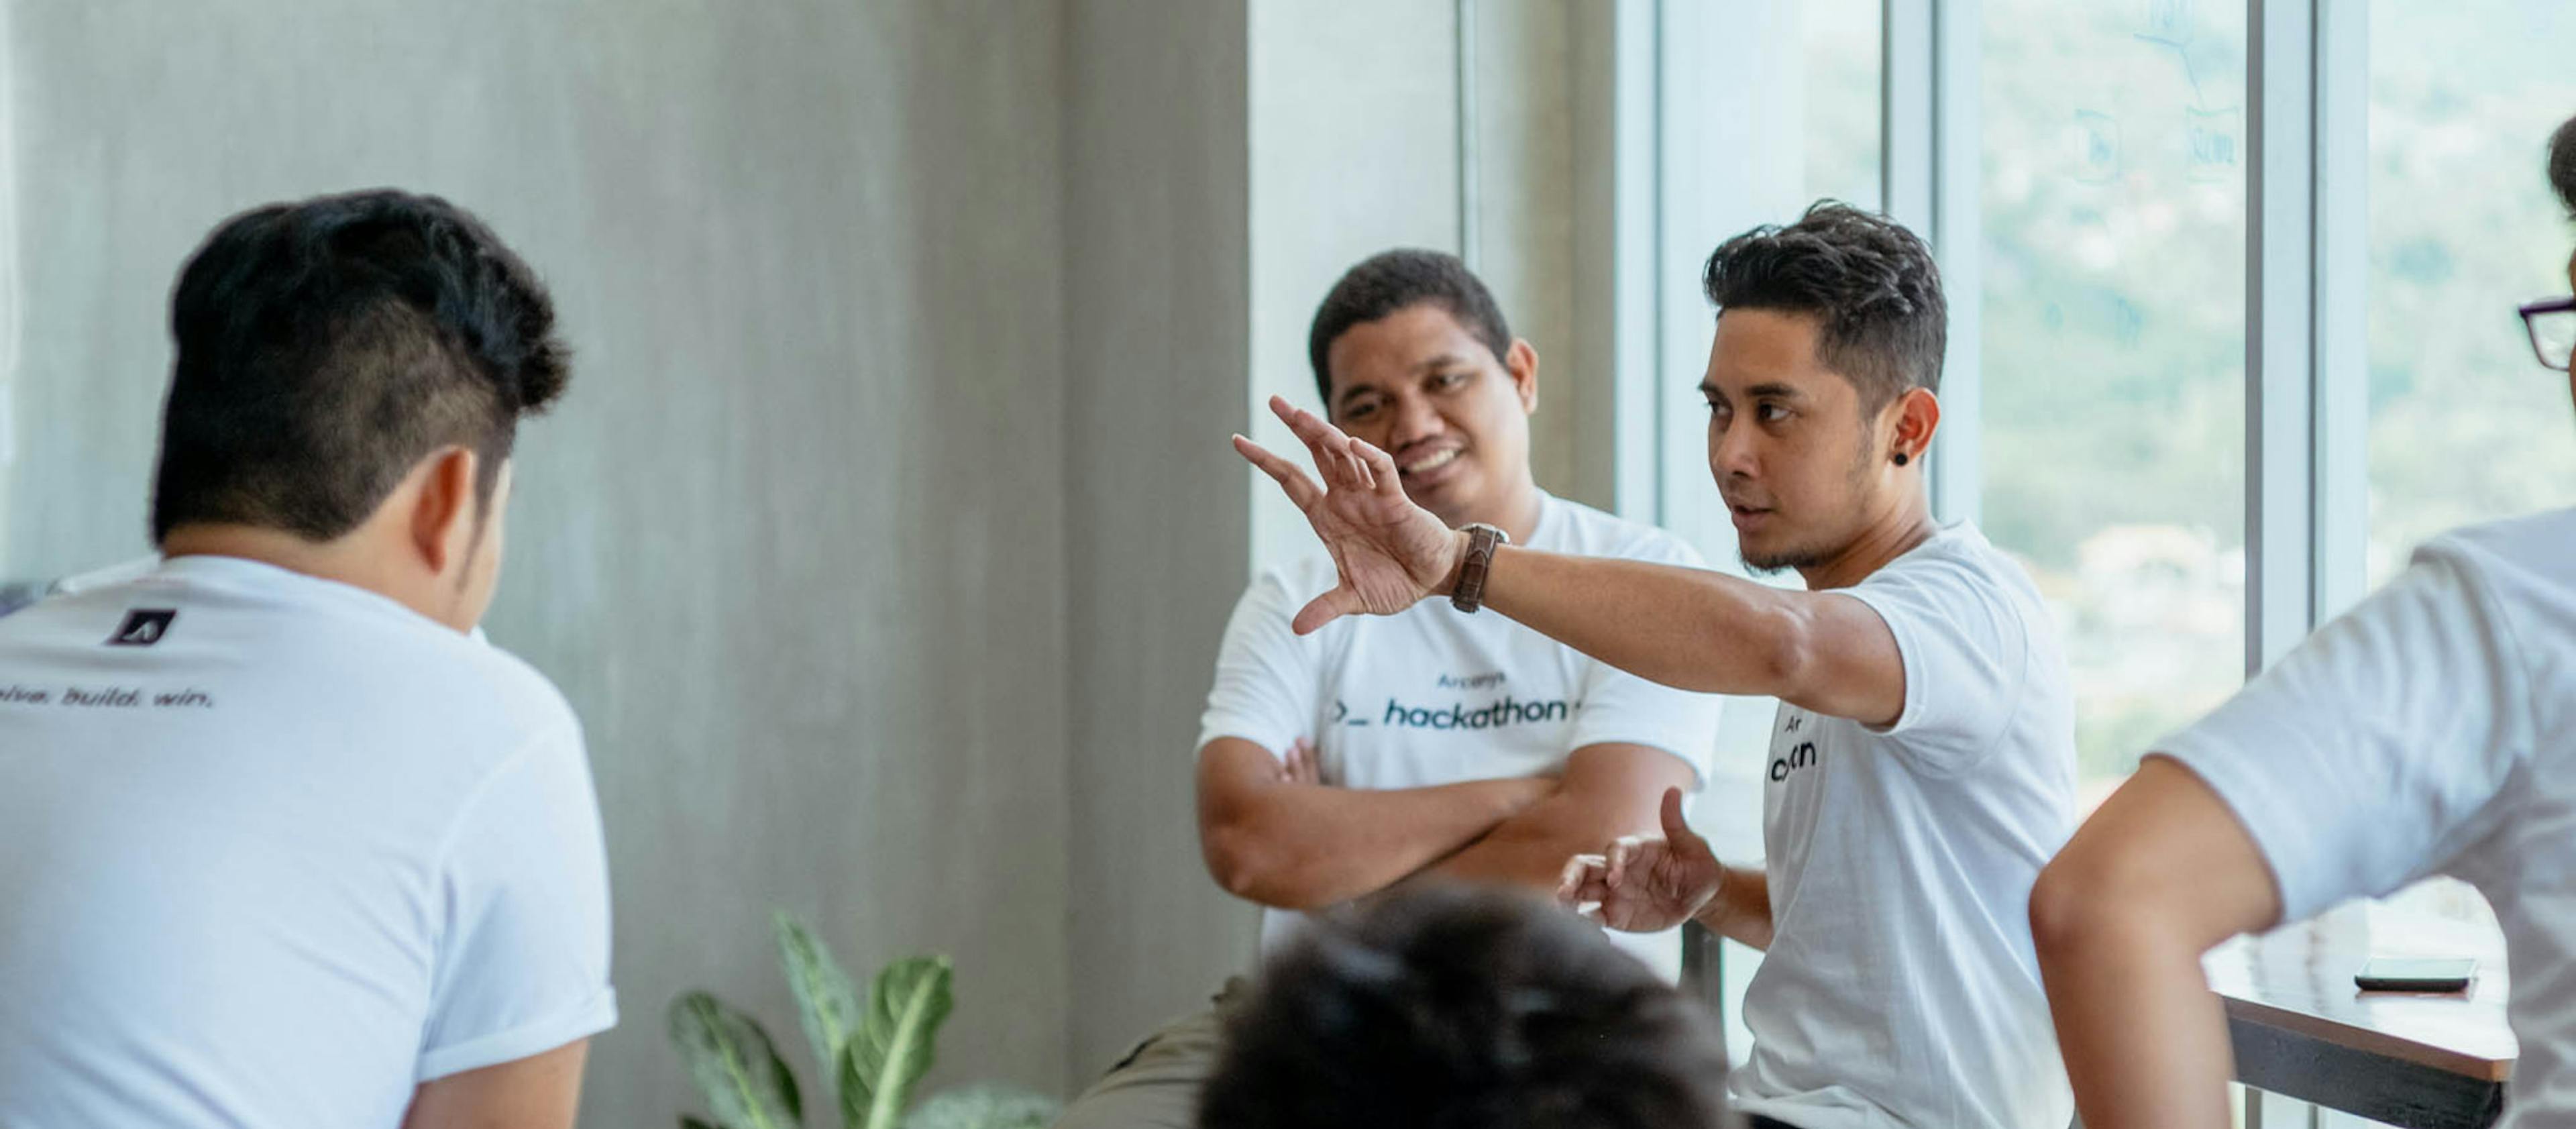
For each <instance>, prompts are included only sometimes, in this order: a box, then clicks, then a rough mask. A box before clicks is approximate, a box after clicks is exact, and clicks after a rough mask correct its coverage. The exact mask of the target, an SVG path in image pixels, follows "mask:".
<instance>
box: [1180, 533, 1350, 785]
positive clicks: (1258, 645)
mask: <svg viewBox="0 0 2576 1129" xmlns="http://www.w3.org/2000/svg"><path fill="white" fill-rule="evenodd" d="M1313 597H1314V593H1307V594H1305V595H1303V596H1300V595H1297V594H1295V593H1291V592H1290V591H1289V590H1288V585H1287V581H1286V579H1285V577H1284V576H1282V574H1280V573H1278V572H1270V573H1266V574H1264V575H1263V576H1262V577H1261V578H1260V579H1259V580H1255V581H1253V582H1252V586H1251V587H1250V588H1247V589H1245V590H1244V593H1243V598H1242V599H1240V600H1237V601H1235V605H1234V618H1232V619H1231V620H1228V621H1227V622H1226V625H1225V642H1224V643H1223V644H1222V645H1221V647H1220V648H1219V650H1218V652H1217V659H1216V682H1215V684H1214V685H1212V686H1210V687H1209V688H1208V702H1207V712H1205V713H1203V714H1201V715H1200V716H1199V740H1198V744H1197V745H1196V746H1194V747H1193V748H1192V749H1191V751H1192V752H1193V753H1195V752H1197V751H1198V750H1199V749H1203V748H1206V747H1207V744H1208V742H1210V741H1214V740H1216V739H1217V738H1219V737H1239V738H1242V739H1243V740H1246V741H1250V742H1252V743H1253V744H1255V745H1259V746H1261V747H1262V748H1264V749H1268V750H1270V751H1271V752H1272V753H1273V754H1284V753H1286V752H1287V750H1288V747H1289V746H1290V745H1292V744H1295V743H1296V741H1297V739H1298V738H1300V737H1312V736H1313V735H1314V734H1313V733H1311V732H1310V730H1312V729H1313V728H1314V726H1315V696H1316V694H1317V692H1318V691H1317V689H1316V684H1315V646H1316V642H1315V641H1316V639H1317V638H1318V637H1317V636H1307V637H1304V638H1299V637H1298V635H1297V633H1296V632H1294V631H1292V630H1290V629H1289V626H1288V625H1289V622H1290V621H1291V620H1292V619H1293V618H1294V617H1295V616H1296V613H1297V609H1298V608H1300V607H1303V606H1305V601H1306V600H1309V599H1312V598H1313ZM1326 630H1328V631H1329V630H1331V628H1330V627H1329V626H1328V627H1327V628H1326Z"/></svg>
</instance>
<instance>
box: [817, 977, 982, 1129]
mask: <svg viewBox="0 0 2576 1129" xmlns="http://www.w3.org/2000/svg"><path fill="white" fill-rule="evenodd" d="M954 977H955V970H954V969H953V968H952V967H951V966H950V965H949V963H948V958H947V957H944V956H929V957H907V958H905V959H903V960H898V961H895V962H894V963H892V964H889V965H887V966H885V968H884V970H882V971H880V972H878V973H877V980H876V984H875V985H874V986H873V987H871V988H870V989H869V990H868V1009H867V1017H866V1019H865V1020H864V1021H863V1022H862V1023H860V1025H859V1030H858V1034H857V1036H856V1037H854V1038H852V1039H851V1040H850V1045H849V1048H848V1050H847V1052H846V1053H844V1054H843V1055H842V1056H841V1123H842V1124H843V1125H845V1126H847V1127H848V1129H899V1127H900V1125H901V1122H902V1119H903V1107H904V1106H905V1105H906V1104H909V1103H910V1101H911V1099H912V1088H913V1087H914V1086H916V1085H919V1084H920V1082H921V1077H922V1075H925V1074H928V1073H930V1062H931V1049H932V1044H933V1041H934V1040H935V1039H936V1038H937V1037H938V1034H939V1025H940V1024H941V1023H943V1022H945V1021H946V1020H947V1019H948V1013H949V1011H950V1010H951V1009H952V1008H954V1007H955V1006H956V1001H955V999H954V998H953V997H951V996H950V995H949V985H950V982H951V980H952V979H953V978H954Z"/></svg>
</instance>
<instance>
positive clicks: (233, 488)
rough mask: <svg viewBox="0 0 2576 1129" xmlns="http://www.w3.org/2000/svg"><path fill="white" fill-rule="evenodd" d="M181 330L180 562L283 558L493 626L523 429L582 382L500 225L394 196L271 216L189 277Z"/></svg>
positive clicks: (271, 209)
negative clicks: (575, 380) (491, 611)
mask: <svg viewBox="0 0 2576 1129" xmlns="http://www.w3.org/2000/svg"><path fill="white" fill-rule="evenodd" d="M170 331H171V335H172V336H173V337H174V338H175V339H176V341H175V343H176V347H177V360H176V363H175V364H174V365H173V368H172V371H171V377H170V394H169V399H168V402H167V404H166V406H165V408H164V411H163V416H162V432H161V459H160V467H159V470H158V472H157V474H156V476H155V483H154V488H153V498H152V536H153V540H154V541H155V542H156V543H159V544H160V545H161V546H162V548H163V550H164V551H165V552H168V553H171V554H173V555H180V554H185V553H189V552H223V553H231V554H234V555H244V556H251V557H255V558H259V559H274V558H279V557H285V558H289V559H288V560H287V561H285V562H283V563H286V564H287V565H288V566H289V567H297V568H299V569H301V570H303V571H310V572H317V573H320V574H324V575H333V576H335V578H341V579H350V580H351V582H353V583H361V586H364V587H370V588H377V589H380V590H384V591H385V594H387V595H390V596H393V597H394V598H396V599H398V600H401V601H402V602H404V603H405V604H408V605H410V606H412V607H413V608H414V609H415V610H418V611H421V612H422V613H423V614H425V615H429V616H430V617H431V618H433V619H437V620H440V621H442V622H446V623H448V624H449V625H451V626H455V627H458V628H459V629H462V628H465V627H468V626H471V625H472V624H473V622H474V621H475V620H477V619H479V618H480V617H481V615H482V611H483V608H484V606H485V604H486V603H488V601H489V598H490V594H491V587H492V582H493V578H494V575H495V573H496V572H497V570H498V567H499V559H500V540H501V531H500V525H501V523H500V521H499V520H498V518H499V514H500V512H501V509H502V506H503V503H504V501H505V500H506V497H507V493H508V474H507V469H506V468H507V466H508V462H509V458H510V452H511V448H512V445H513V442H514V440H515V437H516V433H517V428H518V422H519V420H520V418H521V417H523V416H526V415H529V414H532V413H535V412H538V411H541V410H543V409H544V408H545V407H546V406H547V405H548V404H549V403H551V402H553V400H554V399H555V397H556V396H558V395H559V394H561V393H562V391H563V387H564V381H565V378H566V365H565V352H564V347H563V344H562V342H561V341H559V340H558V339H557V338H556V336H555V333H554V307H553V303H552V302H551V300H550V299H548V297H547V296H546V291H545V288H544V287H543V286H542V285H541V284H539V282H538V281H537V278H536V275H535V273H534V272H532V271H530V270H529V269H528V266H527V264H525V263H523V262H521V261H520V260H519V257H518V256H517V255H515V254H513V253H511V251H510V249H509V248H508V247H505V246H503V245H502V243H501V241H500V239H499V238H497V237H496V236H494V235H493V234H492V232H491V230H490V229H489V228H486V227H485V226H484V225H483V223H482V222H481V221H480V220H477V219H476V218H475V217H474V216H472V215H471V214H469V213H467V212H466V211H465V210H464V209H462V208H459V207H456V206H455V205H453V204H450V203H448V202H447V201H445V200H441V199H439V198H437V197H435V196H420V195H414V194H411V193H406V192H397V191H392V190H379V191H372V192H358V193H351V194H347V195H341V196H325V197H319V198H316V199H312V200H306V201H303V202H301V203H293V204H271V205H268V206H266V207H261V208H255V209H252V210H250V211H247V212H243V213H242V214H240V215H237V216H234V217H232V218H231V219H229V220H226V221H224V223H223V224H221V225H220V226H218V227H217V228H216V229H215V231H214V233H213V234H212V235H210V236H208V237H207V239H206V242H205V245H204V246H203V247H200V248H199V249H198V250H197V253H196V254H195V255H194V256H193V257H191V258H190V259H189V260H188V263H187V265H186V266H185V267H184V268H182V270H181V272H180V275H179V281H178V285H177V287H176V289H175V290H174V292H173V294H172V296H171V302H170ZM346 574H355V576H354V577H352V576H350V575H346ZM367 581H380V583H374V582H367Z"/></svg>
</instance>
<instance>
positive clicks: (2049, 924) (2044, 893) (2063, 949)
mask: <svg viewBox="0 0 2576 1129" xmlns="http://www.w3.org/2000/svg"><path fill="white" fill-rule="evenodd" d="M2067 861H2068V860H2066V859H2064V858H2059V859H2057V860H2054V861H2051V862H2050V863H2049V864H2048V865H2047V866H2046V867H2044V868H2042V869H2041V870H2040V872H2039V881H2038V882H2036V883H2034V884H2033V885H2032V886H2031V888H2030V942H2031V946H2032V947H2033V948H2035V949H2036V950H2038V952H2039V962H2040V964H2041V965H2043V966H2046V965H2052V964H2055V963H2057V962H2058V961H2059V960H2061V959H2063V958H2064V957H2065V956H2066V955H2067V954H2069V953H2074V952H2079V951H2081V950H2082V948H2083V945H2084V937H2085V935H2086V934H2088V933H2090V932H2093V931H2094V930H2095V929H2097V928H2099V925H2098V923H2097V921H2096V920H2095V919H2096V918H2098V917H2099V916H2100V914H2101V912H2102V911H2101V907H2100V906H2099V905H2098V904H2096V903H2095V901H2094V900H2093V899H2092V898H2091V896H2090V895H2089V894H2088V892H2087V891H2086V890H2085V889H2084V886H2085V883H2084V882H2083V881H2082V880H2081V879H2080V878H2079V877H2077V876H2076V875H2075V873H2074V870H2073V868H2071V867H2069V866H2067V865H2065V863H2066V862H2067Z"/></svg>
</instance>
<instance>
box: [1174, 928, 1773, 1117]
mask: <svg viewBox="0 0 2576 1129" xmlns="http://www.w3.org/2000/svg"><path fill="white" fill-rule="evenodd" d="M1225 1044H1226V1047H1225V1053H1224V1055H1223V1056H1222V1057H1221V1058H1220V1059H1219V1061H1218V1064H1217V1067H1216V1071H1215V1073H1214V1075H1213V1076H1212V1077H1210V1078H1209V1079H1208V1085H1207V1098H1206V1101H1205V1102H1204V1103H1203V1104H1202V1105H1201V1107H1200V1109H1199V1117H1198V1122H1197V1124H1198V1126H1199V1127H1200V1129H1426V1127H1448V1126H1456V1127H1459V1129H1467V1127H1469V1126H1473V1127H1474V1129H1719V1126H1721V1125H1722V1124H1724V1123H1725V1110H1726V1045H1725V1040H1724V1035H1723V1032H1722V1030H1721V1028H1720V1027H1719V1025H1718V1023H1717V1017H1716V1015H1715V1014H1714V1013H1713V1012H1711V1011H1710V1010H1709V1009H1708V1008H1706V1007H1705V1006H1702V1005H1701V1004H1700V1003H1699V1002H1698V1001H1696V1000H1693V999H1691V998H1689V997H1687V996H1685V995H1683V994H1682V993H1681V992H1680V991H1679V990H1677V989H1675V988H1674V987H1673V986H1672V985H1671V984H1668V983H1666V982H1664V981H1663V980H1662V979H1660V978H1658V977H1657V976H1656V975H1655V974H1654V973H1653V972H1651V971H1649V970H1648V969H1646V968H1645V967H1644V966H1642V965H1639V964H1638V963H1637V962H1636V961H1634V960H1630V959H1628V958H1627V957H1626V956H1624V955H1623V954H1622V953H1621V952H1620V950H1619V948H1618V946H1616V945H1614V944H1612V943H1610V942H1609V941H1606V940H1604V939H1603V937H1602V933H1601V931H1600V930H1598V929H1594V928H1592V927H1590V926H1588V925H1585V924H1584V923H1583V922H1581V921H1577V920H1575V919H1574V918H1573V917H1572V916H1571V915H1568V914H1564V913H1561V912H1558V911H1557V910H1556V909H1555V907H1553V906H1551V905H1549V904H1548V903H1547V902H1546V901H1544V900H1542V899H1539V898H1535V897H1532V896H1530V895H1528V894H1526V893H1520V892H1507V891H1502V890H1492V889H1486V890H1473V889H1466V888H1461V887H1456V886H1444V887H1438V888H1433V889H1425V890H1422V891H1418V892H1414V891H1408V892H1406V893H1404V894H1401V895H1395V896H1390V897H1387V898H1385V899H1381V900H1379V901H1377V902H1375V903H1374V904H1371V905H1369V906H1368V907H1367V908H1366V910H1365V912H1360V913H1354V914H1349V915H1337V916H1336V917H1334V918H1329V919H1327V920H1325V921H1323V922H1322V923H1320V924H1319V925H1318V926H1317V927H1315V928H1313V929H1311V930H1308V931H1307V933H1306V935H1305V936H1303V937H1301V938H1300V939H1299V940H1298V941H1297V942H1296V943H1295V944H1293V945H1291V946H1290V947H1289V948H1288V949H1287V950H1286V951H1285V952H1283V953H1281V954H1280V955H1279V956H1277V957H1276V958H1274V959H1272V960H1271V961H1270V963H1269V965H1268V966H1267V967H1265V968H1264V969H1263V970H1262V974H1261V983H1260V985H1259V987H1258V989H1257V990H1256V993H1255V996H1254V998H1253V999H1252V1000H1251V1001H1250V1002H1248V1003H1247V1004H1245V1005H1244V1007H1243V1008H1242V1009H1240V1010H1239V1011H1237V1012H1236V1013H1235V1014H1234V1015H1233V1016H1232V1017H1231V1018H1230V1020H1229V1021H1228V1022H1227V1024H1226V1038H1225Z"/></svg>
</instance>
